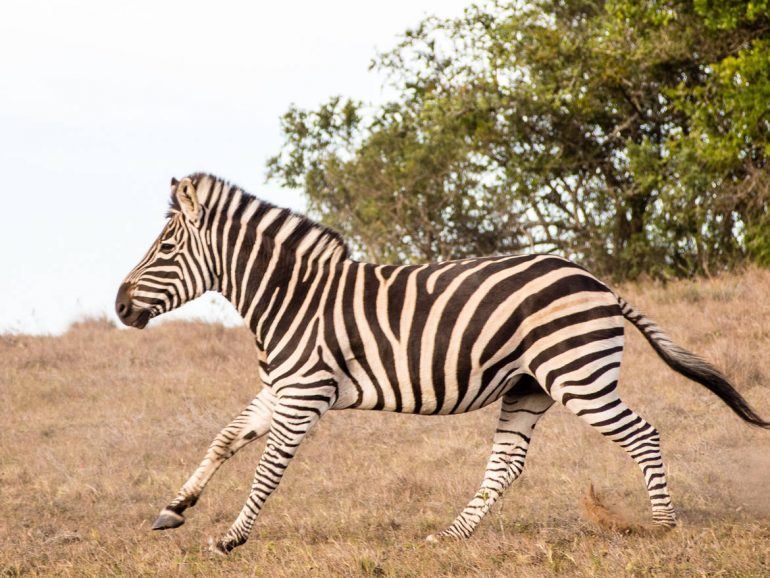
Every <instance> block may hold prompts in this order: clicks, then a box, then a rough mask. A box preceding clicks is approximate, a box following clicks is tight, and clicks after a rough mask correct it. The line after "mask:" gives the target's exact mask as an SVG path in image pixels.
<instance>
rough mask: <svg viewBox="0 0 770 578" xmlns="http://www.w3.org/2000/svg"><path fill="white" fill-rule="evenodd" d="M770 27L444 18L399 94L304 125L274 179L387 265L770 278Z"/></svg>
mask: <svg viewBox="0 0 770 578" xmlns="http://www.w3.org/2000/svg"><path fill="white" fill-rule="evenodd" d="M769 31H770V10H769V9H768V0H760V1H759V2H749V3H745V2H737V1H732V2H706V1H705V0H700V1H696V2H692V1H684V0H669V1H667V2H664V1H662V0H646V1H642V2H635V1H633V0H616V1H606V2H594V1H588V0H585V1H571V2H561V1H557V0H539V1H536V2H526V3H524V2H514V3H501V2H493V3H486V4H482V5H474V6H471V7H470V8H468V9H467V10H466V11H465V13H464V15H463V16H462V17H460V18H456V19H448V20H442V19H437V18H427V19H426V20H424V21H423V22H421V23H420V24H419V25H418V26H417V27H416V28H414V29H412V30H409V31H407V32H406V34H405V35H404V37H403V38H402V40H401V42H400V43H399V44H398V45H397V46H396V47H395V48H394V49H393V50H391V51H389V52H386V53H384V54H381V55H379V56H378V57H377V59H376V60H375V62H374V63H373V67H374V68H376V69H378V70H379V71H381V72H384V73H385V74H386V77H387V78H388V82H389V83H390V85H391V88H393V89H394V92H395V93H396V94H397V95H398V97H397V98H395V99H393V100H392V101H391V102H388V103H386V104H384V105H382V106H380V107H367V106H365V105H363V104H362V103H358V102H355V101H352V100H349V99H343V98H340V97H336V98H333V99H331V100H330V101H329V102H328V103H326V104H324V105H322V106H321V107H320V108H319V109H318V110H316V111H305V110H299V109H297V108H291V109H290V110H289V111H288V112H287V113H286V115H285V116H284V117H283V125H282V126H283V132H284V137H285V143H284V146H283V148H282V150H281V152H280V153H279V154H278V155H276V156H275V157H274V158H272V159H271V160H270V161H269V164H268V175H269V177H270V178H273V179H276V180H279V181H280V182H282V183H283V184H284V185H286V186H290V187H302V188H304V190H305V193H306V195H307V198H308V201H309V205H310V209H311V211H312V212H314V213H315V214H317V215H319V216H320V217H321V219H322V220H323V222H325V223H326V224H328V225H330V226H332V227H335V228H338V229H340V230H341V231H342V232H343V233H344V234H346V235H347V236H348V237H349V238H350V239H351V240H352V241H353V245H354V247H355V248H357V249H358V250H359V251H360V252H361V253H362V254H365V255H366V256H367V257H369V258H371V259H373V260H397V261H405V262H409V261H423V260H435V259H447V258H452V257H464V256H468V255H481V254H490V253H496V252H497V253H500V252H512V251H519V250H523V249H526V250H532V251H554V252H559V253H562V254H564V255H567V256H569V257H572V258H575V259H578V260H579V261H581V262H583V263H584V264H585V265H587V266H588V267H590V268H592V269H593V270H595V271H596V272H598V273H602V274H612V275H613V276H615V277H621V278H624V277H635V276H637V275H639V274H641V273H648V274H653V275H671V274H674V275H691V274H695V273H709V272H712V271H715V270H718V269H720V268H724V267H727V266H730V265H732V264H733V263H735V262H736V261H737V260H740V259H743V258H745V257H747V256H748V257H752V258H754V259H756V260H758V261H761V262H762V261H763V262H765V263H770V233H769V232H768V225H770V216H769V215H768V199H770V193H768V183H769V182H770V178H769V177H768V167H767V157H768V154H770V143H769V142H768V135H770V115H769V114H768V110H770V109H769V108H768V105H767V103H768V102H770V100H769V99H768V95H769V91H770V65H769V64H770V63H769V62H768V54H770V52H768V48H769V47H770V33H769Z"/></svg>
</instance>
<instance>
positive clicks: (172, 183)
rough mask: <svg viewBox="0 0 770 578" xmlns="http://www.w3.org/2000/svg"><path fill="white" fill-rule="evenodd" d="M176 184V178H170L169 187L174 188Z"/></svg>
mask: <svg viewBox="0 0 770 578" xmlns="http://www.w3.org/2000/svg"><path fill="white" fill-rule="evenodd" d="M178 184H179V181H178V180H176V178H174V177H171V186H172V187H175V186H177V185H178Z"/></svg>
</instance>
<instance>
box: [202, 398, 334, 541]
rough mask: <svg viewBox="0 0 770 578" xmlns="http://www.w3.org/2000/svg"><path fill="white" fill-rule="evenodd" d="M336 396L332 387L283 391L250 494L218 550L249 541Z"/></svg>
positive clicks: (274, 411) (276, 405) (277, 403)
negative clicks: (295, 458) (272, 498)
mask: <svg viewBox="0 0 770 578" xmlns="http://www.w3.org/2000/svg"><path fill="white" fill-rule="evenodd" d="M335 395H336V393H335V391H334V390H332V389H331V388H329V387H324V388H313V389H307V388H303V389H298V390H294V391H292V392H291V393H288V392H286V391H285V390H282V391H281V394H280V396H279V398H278V400H277V401H276V404H275V408H274V410H273V419H272V422H271V424H270V431H269V433H268V435H267V442H266V444H265V449H264V451H263V453H262V457H261V458H260V460H259V464H258V465H257V471H256V472H255V473H254V481H253V483H252V485H251V493H250V494H249V497H248V499H247V500H246V504H245V505H244V506H243V509H242V510H241V513H240V514H239V515H238V518H237V519H236V520H235V523H233V525H232V526H231V527H230V529H229V530H228V532H227V534H225V535H224V537H223V538H222V539H221V540H218V541H217V542H215V543H214V545H213V548H214V550H215V552H217V553H219V554H227V553H228V552H230V550H232V549H233V548H235V547H236V546H240V545H241V544H243V543H244V542H246V540H248V538H249V534H250V533H251V529H252V527H253V526H254V522H255V521H256V519H257V516H259V512H260V511H261V510H262V506H264V504H265V501H266V500H267V498H268V497H270V494H272V493H273V491H275V489H276V488H277V487H278V484H279V483H280V482H281V478H282V477H283V474H284V472H285V471H286V468H287V467H288V466H289V463H291V460H292V458H293V457H294V454H295V453H296V452H297V448H299V445H300V443H302V440H303V439H304V438H305V435H307V433H308V432H309V431H310V429H311V428H312V427H313V426H314V425H315V423H316V422H317V421H318V420H319V419H320V418H321V416H322V415H323V414H324V413H326V411H327V410H328V409H329V407H331V405H332V403H333V401H334V396H335Z"/></svg>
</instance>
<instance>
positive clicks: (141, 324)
mask: <svg viewBox="0 0 770 578" xmlns="http://www.w3.org/2000/svg"><path fill="white" fill-rule="evenodd" d="M151 318H152V313H151V312H150V310H149V309H142V310H141V311H140V312H139V314H138V315H137V316H136V318H135V319H134V320H133V322H131V323H130V325H131V327H136V328H137V329H144V328H145V327H147V324H148V323H149V322H150V319H151Z"/></svg>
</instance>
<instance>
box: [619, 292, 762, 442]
mask: <svg viewBox="0 0 770 578" xmlns="http://www.w3.org/2000/svg"><path fill="white" fill-rule="evenodd" d="M617 299H618V305H620V309H621V311H622V312H623V317H625V318H626V319H628V320H629V321H630V322H631V323H633V324H634V325H635V326H636V328H637V329H638V330H639V331H641V332H642V334H643V335H644V337H645V338H646V339H647V341H649V342H650V345H652V348H653V349H654V350H655V352H656V353H657V354H658V355H659V356H660V357H661V358H662V359H663V361H665V362H666V364H667V365H668V366H669V367H670V368H671V369H673V370H674V371H676V372H677V373H681V374H682V375H684V376H685V377H687V378H688V379H691V380H693V381H695V382H697V383H700V384H701V385H703V386H705V387H706V388H707V389H709V390H710V391H711V392H712V393H714V394H716V396H717V397H718V398H719V399H721V400H722V401H723V402H725V403H726V404H727V405H728V406H729V407H730V409H732V410H733V411H734V412H735V413H736V414H738V417H740V418H741V419H742V420H744V421H746V422H748V423H750V424H751V425H755V426H758V427H762V428H766V429H770V422H768V421H765V420H763V419H762V418H761V417H759V415H758V414H757V413H756V412H755V411H754V409H753V408H752V407H751V406H750V405H749V403H748V402H747V401H746V400H745V399H744V398H743V396H742V395H741V394H740V393H738V391H737V390H736V389H735V387H734V386H733V384H732V383H730V381H729V380H728V379H727V378H726V377H725V376H724V375H722V373H721V372H720V371H719V370H718V369H717V368H716V367H714V366H713V365H711V364H710V363H709V362H707V361H706V360H705V359H702V358H701V357H698V356H697V355H695V354H694V353H690V352H689V351H687V350H686V349H683V348H682V347H680V346H678V345H677V344H675V343H674V342H673V341H671V338H669V337H668V335H666V334H665V333H664V332H663V330H662V329H661V328H660V327H658V326H657V325H655V323H653V322H652V321H650V320H649V319H648V318H647V317H645V316H644V315H643V314H642V313H641V312H639V311H637V310H636V309H634V308H633V307H632V306H631V305H630V304H629V303H628V302H627V301H626V300H625V299H623V298H621V297H617Z"/></svg>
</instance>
